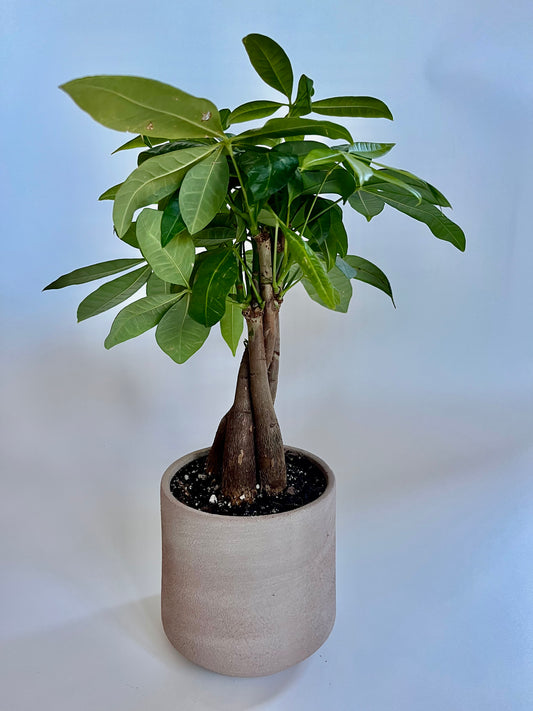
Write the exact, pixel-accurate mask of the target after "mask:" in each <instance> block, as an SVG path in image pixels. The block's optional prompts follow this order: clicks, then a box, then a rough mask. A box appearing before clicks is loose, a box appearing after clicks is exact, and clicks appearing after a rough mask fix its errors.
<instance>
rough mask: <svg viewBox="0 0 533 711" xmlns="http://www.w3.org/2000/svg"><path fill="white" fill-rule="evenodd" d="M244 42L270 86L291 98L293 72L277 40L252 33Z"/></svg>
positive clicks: (249, 55)
mask: <svg viewBox="0 0 533 711" xmlns="http://www.w3.org/2000/svg"><path fill="white" fill-rule="evenodd" d="M243 44H244V46H245V48H246V52H247V53H248V57H249V58H250V62H251V63H252V66H253V68H254V69H255V71H256V72H257V73H258V74H259V76H260V77H261V79H262V80H263V81H264V82H265V83H266V84H268V85H269V86H271V87H273V88H274V89H277V90H278V91H280V92H281V93H282V94H285V96H286V97H287V99H289V101H290V99H291V95H292V84H293V74H292V67H291V63H290V60H289V58H288V57H287V55H286V54H285V52H284V50H283V49H282V48H281V47H280V46H279V44H278V43H277V42H274V40H273V39H270V37H266V36H265V35H258V34H251V35H247V36H246V37H245V38H244V39H243Z"/></svg>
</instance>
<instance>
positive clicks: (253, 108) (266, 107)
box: [228, 101, 283, 126]
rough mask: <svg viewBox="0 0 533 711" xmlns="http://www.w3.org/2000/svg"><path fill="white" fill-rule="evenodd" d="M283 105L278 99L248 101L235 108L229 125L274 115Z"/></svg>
mask: <svg viewBox="0 0 533 711" xmlns="http://www.w3.org/2000/svg"><path fill="white" fill-rule="evenodd" d="M282 106H283V104H280V103H279V102H277V101H248V102H247V103H246V104H241V105H240V106H237V108H236V109H233V111H232V112H231V113H230V115H229V117H228V122H229V124H228V125H230V126H231V124H234V123H243V122H244V121H253V120H254V119H262V118H266V117H267V116H272V114H274V113H276V111H277V110H278V109H281V107H282Z"/></svg>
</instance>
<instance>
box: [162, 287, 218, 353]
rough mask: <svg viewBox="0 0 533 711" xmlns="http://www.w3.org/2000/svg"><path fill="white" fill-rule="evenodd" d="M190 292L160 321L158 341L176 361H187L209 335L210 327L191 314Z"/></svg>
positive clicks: (163, 349)
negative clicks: (196, 319)
mask: <svg viewBox="0 0 533 711" xmlns="http://www.w3.org/2000/svg"><path fill="white" fill-rule="evenodd" d="M190 298H191V296H190V294H185V295H184V296H183V298H181V299H180V300H179V301H178V302H177V303H176V304H174V306H172V307H171V308H170V309H169V310H168V311H167V312H166V313H165V315H164V316H163V318H162V319H161V320H160V321H159V324H158V326H157V329H156V332H155V338H156V341H157V343H158V345H159V347H160V348H161V350H162V351H164V352H165V353H166V354H167V355H168V356H170V357H171V358H172V360H174V361H176V363H185V361H187V360H189V358H190V357H191V356H192V355H194V354H195V353H196V351H197V350H198V349H200V348H201V347H202V346H203V344H204V341H205V340H206V338H207V337H208V335H209V330H210V329H209V328H208V327H206V326H203V325H202V324H201V323H198V321H195V320H194V319H193V318H191V317H190V316H189V301H190Z"/></svg>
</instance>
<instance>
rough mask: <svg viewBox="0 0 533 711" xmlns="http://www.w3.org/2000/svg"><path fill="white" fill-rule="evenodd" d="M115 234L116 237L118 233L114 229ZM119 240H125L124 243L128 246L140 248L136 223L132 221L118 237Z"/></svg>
mask: <svg viewBox="0 0 533 711" xmlns="http://www.w3.org/2000/svg"><path fill="white" fill-rule="evenodd" d="M115 234H116V235H117V237H118V233H117V231H116V230H115ZM119 240H120V241H121V242H125V243H126V244H129V245H130V247H135V249H140V247H139V242H138V241H137V224H136V223H135V222H132V223H131V225H130V226H129V227H128V229H127V230H126V232H125V234H123V235H122V237H119Z"/></svg>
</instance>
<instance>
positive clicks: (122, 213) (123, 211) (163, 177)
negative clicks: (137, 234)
mask: <svg viewBox="0 0 533 711" xmlns="http://www.w3.org/2000/svg"><path fill="white" fill-rule="evenodd" d="M212 150H213V148H212V147H210V146H206V147H203V146H200V147H196V148H185V149H183V150H177V151H172V152H171V153H166V154H164V155H161V156H156V157H154V158H151V159H150V160H147V161H146V162H145V163H143V164H142V165H141V166H140V167H139V168H137V169H136V170H134V171H133V173H131V175H130V176H129V177H128V178H127V179H126V180H125V181H124V183H122V185H121V186H120V188H119V190H118V192H117V194H116V197H115V202H114V204H113V222H114V224H115V229H116V230H117V233H118V235H119V236H122V235H123V234H124V233H125V232H126V230H127V229H128V227H129V226H130V224H131V220H132V217H133V214H134V212H135V210H137V209H138V208H140V207H144V206H145V205H152V204H153V203H156V202H158V201H159V200H161V198H164V197H166V196H167V195H170V194H171V193H173V192H174V191H175V190H176V189H177V188H178V187H179V185H180V184H181V182H182V180H183V179H184V177H185V175H186V173H187V171H188V170H189V169H190V168H192V166H193V165H194V164H195V163H197V162H198V161H199V160H201V159H202V158H205V157H206V156H207V155H208V154H209V153H211V151H212Z"/></svg>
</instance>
